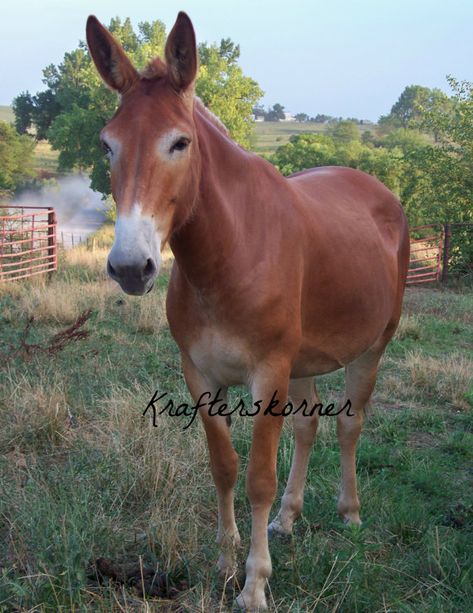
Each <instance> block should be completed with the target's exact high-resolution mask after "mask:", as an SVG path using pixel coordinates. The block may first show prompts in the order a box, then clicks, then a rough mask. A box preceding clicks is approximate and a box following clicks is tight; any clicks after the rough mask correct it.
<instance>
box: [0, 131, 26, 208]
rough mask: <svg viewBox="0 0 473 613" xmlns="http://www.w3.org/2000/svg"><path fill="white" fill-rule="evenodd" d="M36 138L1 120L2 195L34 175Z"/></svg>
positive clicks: (0, 159) (0, 170)
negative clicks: (21, 132)
mask: <svg viewBox="0 0 473 613" xmlns="http://www.w3.org/2000/svg"><path fill="white" fill-rule="evenodd" d="M33 150H34V140H33V139H32V138H31V137H30V136H28V135H27V134H18V132H17V131H16V130H15V128H14V127H13V126H11V125H10V124H8V123H6V122H5V121H0V195H1V196H3V197H6V196H8V195H10V194H11V193H12V192H14V191H15V189H16V188H18V187H19V186H21V185H22V183H24V182H26V181H27V180H28V179H30V178H31V177H33V176H34V171H33Z"/></svg>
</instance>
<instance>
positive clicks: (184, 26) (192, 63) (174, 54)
mask: <svg viewBox="0 0 473 613" xmlns="http://www.w3.org/2000/svg"><path fill="white" fill-rule="evenodd" d="M165 56H166V64H167V65H168V69H169V79H170V81H171V83H172V85H173V87H174V88H175V89H176V90H177V91H185V90H187V89H188V88H189V87H191V86H192V84H193V83H194V81H195V78H196V75H197V48H196V44H195V33H194V28H193V26H192V21H191V20H190V19H189V17H188V16H187V15H186V13H183V12H182V11H181V12H180V13H179V15H178V16H177V19H176V23H175V24H174V27H173V29H172V30H171V32H170V34H169V36H168V39H167V41H166V50H165Z"/></svg>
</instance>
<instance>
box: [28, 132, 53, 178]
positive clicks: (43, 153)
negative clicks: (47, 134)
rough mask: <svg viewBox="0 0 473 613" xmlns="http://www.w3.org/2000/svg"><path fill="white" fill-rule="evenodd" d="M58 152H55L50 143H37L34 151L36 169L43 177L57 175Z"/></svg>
mask: <svg viewBox="0 0 473 613" xmlns="http://www.w3.org/2000/svg"><path fill="white" fill-rule="evenodd" d="M58 156H59V152H58V151H53V149H52V148H51V145H50V144H49V143H48V141H44V140H41V141H39V142H37V143H36V147H35V150H34V169H35V171H36V172H37V173H38V174H39V176H41V177H46V178H47V177H49V176H52V175H56V174H57V163H58Z"/></svg>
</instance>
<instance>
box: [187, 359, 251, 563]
mask: <svg viewBox="0 0 473 613" xmlns="http://www.w3.org/2000/svg"><path fill="white" fill-rule="evenodd" d="M182 363H183V371H184V376H185V379H186V383H187V386H188V388H189V391H190V393H191V395H192V397H193V399H194V401H195V402H196V403H197V401H198V400H199V398H200V397H201V395H202V394H204V393H206V392H210V394H211V396H212V398H214V397H215V394H216V393H217V391H218V386H217V385H216V384H214V383H209V382H208V381H207V380H206V379H205V378H204V377H203V376H202V375H201V373H200V372H199V371H198V370H196V368H195V367H194V366H193V364H192V362H190V360H189V359H188V358H186V357H183V360H182ZM226 391H227V390H226V389H223V390H221V394H220V396H221V398H222V400H223V402H226ZM200 416H201V418H202V422H203V425H204V429H205V433H206V436H207V444H208V449H209V456H210V470H211V472H212V477H213V480H214V483H215V487H216V490H217V504H218V528H217V542H218V544H219V545H220V557H219V559H218V562H217V566H218V568H219V570H220V572H221V573H222V574H226V575H230V574H234V572H235V570H236V558H235V547H238V546H239V545H240V534H239V532H238V528H237V525H236V522H235V511H234V500H233V490H234V488H235V483H236V480H237V477H238V454H237V453H236V451H235V450H234V449H233V445H232V441H231V437H230V428H229V427H228V424H227V421H226V418H225V417H223V416H220V415H212V416H210V415H209V413H208V407H203V408H202V409H201V411H200Z"/></svg>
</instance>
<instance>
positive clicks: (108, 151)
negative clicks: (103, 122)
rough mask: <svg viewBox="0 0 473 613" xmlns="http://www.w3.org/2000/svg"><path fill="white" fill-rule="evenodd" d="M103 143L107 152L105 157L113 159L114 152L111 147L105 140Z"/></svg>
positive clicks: (103, 147)
mask: <svg viewBox="0 0 473 613" xmlns="http://www.w3.org/2000/svg"><path fill="white" fill-rule="evenodd" d="M101 142H102V149H103V150H104V152H105V156H106V157H111V156H112V150H111V149H110V146H109V145H108V144H107V143H106V142H105V141H104V140H103V141H101Z"/></svg>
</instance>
